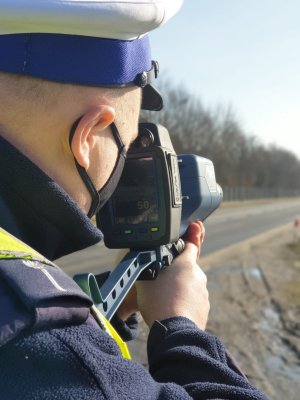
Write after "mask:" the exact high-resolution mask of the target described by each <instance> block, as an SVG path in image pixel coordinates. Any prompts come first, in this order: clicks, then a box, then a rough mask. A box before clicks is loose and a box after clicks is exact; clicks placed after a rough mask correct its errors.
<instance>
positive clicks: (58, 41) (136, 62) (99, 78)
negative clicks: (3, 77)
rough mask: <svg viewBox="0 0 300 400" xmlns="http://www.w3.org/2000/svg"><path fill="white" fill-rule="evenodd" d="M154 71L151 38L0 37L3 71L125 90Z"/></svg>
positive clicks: (36, 35) (43, 34)
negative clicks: (148, 72) (124, 87)
mask: <svg viewBox="0 0 300 400" xmlns="http://www.w3.org/2000/svg"><path fill="white" fill-rule="evenodd" d="M151 68H152V64H151V53H150V46H149V40H148V36H144V37H143V38H141V39H136V40H131V41H130V40H117V39H102V38H96V37H89V36H77V35H63V34H46V33H29V34H11V35H0V71H5V72H11V73H15V74H22V75H30V76H33V77H37V78H43V79H48V80H51V81H59V82H68V83H75V84H82V85H93V86H126V85H130V84H135V80H136V79H137V78H138V75H139V74H141V73H143V72H147V71H149V70H151Z"/></svg>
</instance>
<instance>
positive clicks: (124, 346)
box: [92, 305, 131, 360]
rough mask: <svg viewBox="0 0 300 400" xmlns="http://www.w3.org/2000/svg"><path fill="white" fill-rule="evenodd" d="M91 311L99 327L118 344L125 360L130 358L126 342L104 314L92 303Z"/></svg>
mask: <svg viewBox="0 0 300 400" xmlns="http://www.w3.org/2000/svg"><path fill="white" fill-rule="evenodd" d="M92 313H93V315H94V317H95V319H96V320H97V322H98V323H99V325H100V326H101V328H102V329H103V330H104V331H105V332H107V333H108V334H109V335H110V336H111V337H112V338H113V339H114V340H115V342H116V343H117V345H118V346H119V349H120V350H121V353H122V356H123V357H124V358H126V359H127V360H131V355H130V352H129V349H128V347H127V344H126V343H125V342H124V341H123V340H122V339H121V337H120V335H119V334H118V332H117V331H116V330H115V328H114V327H113V326H112V325H111V323H110V322H109V321H108V320H107V319H106V318H105V317H104V315H102V314H101V312H100V311H99V310H98V308H97V307H96V306H95V305H93V306H92Z"/></svg>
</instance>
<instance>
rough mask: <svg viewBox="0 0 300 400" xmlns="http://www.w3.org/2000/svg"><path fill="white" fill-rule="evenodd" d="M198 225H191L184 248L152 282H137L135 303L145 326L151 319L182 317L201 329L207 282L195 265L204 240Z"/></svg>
mask: <svg viewBox="0 0 300 400" xmlns="http://www.w3.org/2000/svg"><path fill="white" fill-rule="evenodd" d="M204 235H205V230H204V226H203V224H202V223H201V222H194V223H192V224H191V225H190V226H189V228H188V231H187V234H186V235H185V238H184V239H185V249H184V251H183V252H182V253H181V254H180V255H179V256H178V257H176V258H175V260H174V261H173V263H172V264H171V266H170V267H168V268H166V269H164V270H163V271H161V272H160V274H159V276H158V278H157V280H156V281H138V282H136V288H137V302H138V307H139V310H140V312H141V314H142V316H143V318H144V320H145V322H146V323H147V325H148V326H149V327H151V326H152V324H153V323H154V321H155V320H162V319H165V318H169V317H175V316H182V317H186V318H189V319H191V320H192V321H193V322H194V323H195V324H196V325H197V326H198V327H199V328H201V329H205V327H206V323H207V319H208V312H209V300H208V291H207V288H206V283H207V279H206V276H205V274H204V272H203V271H202V270H201V268H200V267H199V266H198V264H197V263H196V261H197V258H198V257H199V254H200V249H201V244H202V242H203V240H204Z"/></svg>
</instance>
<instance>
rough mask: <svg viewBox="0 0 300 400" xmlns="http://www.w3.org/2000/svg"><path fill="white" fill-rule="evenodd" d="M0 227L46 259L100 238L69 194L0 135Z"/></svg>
mask: <svg viewBox="0 0 300 400" xmlns="http://www.w3.org/2000/svg"><path fill="white" fill-rule="evenodd" d="M0 226H1V227H2V228H3V229H5V230H7V231H9V232H10V233H11V234H12V235H14V236H16V237H17V238H19V239H21V240H23V241H25V242H26V243H27V244H28V245H29V246H31V247H33V248H34V249H35V250H37V251H38V252H40V253H41V254H43V255H44V256H45V257H46V258H48V259H49V260H54V259H56V258H59V257H62V256H64V255H66V254H70V253H73V252H74V251H77V250H81V249H84V248H86V247H89V246H92V245H93V244H95V243H98V242H99V241H100V240H101V239H102V233H101V232H100V231H99V230H98V229H97V228H96V227H95V226H94V225H93V224H92V223H91V221H90V220H89V218H87V216H86V215H85V214H84V213H83V212H82V211H81V210H80V209H79V208H78V206H77V205H76V203H75V202H74V201H73V200H72V199H71V198H70V196H69V195H68V194H67V193H66V192H65V191H64V190H63V189H61V187H60V186H58V185H57V184H56V183H55V182H54V181H53V180H52V179H51V178H49V177H48V176H47V175H46V174H45V173H44V172H43V171H41V170H40V169H39V168H38V167H37V166H36V165H34V164H33V163H32V162H31V161H30V160H28V159H27V158H26V157H25V156H24V155H23V154H22V153H20V152H19V151H18V150H17V149H16V148H15V147H13V146H12V145H11V144H10V143H8V142H7V141H6V140H4V139H3V138H2V137H0Z"/></svg>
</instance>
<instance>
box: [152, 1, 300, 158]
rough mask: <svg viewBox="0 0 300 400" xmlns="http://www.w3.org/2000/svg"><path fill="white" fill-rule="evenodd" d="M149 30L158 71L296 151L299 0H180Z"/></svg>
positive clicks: (299, 129)
mask: <svg viewBox="0 0 300 400" xmlns="http://www.w3.org/2000/svg"><path fill="white" fill-rule="evenodd" d="M150 37H151V43H152V56H153V59H157V60H158V61H159V63H160V70H161V76H164V75H165V76H166V77H167V78H168V80H171V82H174V84H176V85H181V84H182V85H183V86H184V87H185V88H186V89H187V90H188V91H189V92H190V93H191V94H192V95H193V96H196V97H199V98H200V99H201V100H202V102H203V105H204V106H207V107H211V108H214V107H217V106H218V105H221V106H224V107H225V108H227V107H231V109H232V110H233V112H234V113H235V115H236V117H237V119H238V120H239V122H240V124H241V125H242V127H243V128H244V130H245V131H246V132H248V133H249V134H252V135H255V136H257V137H258V138H259V140H260V141H261V142H262V143H263V144H276V145H277V146H279V147H283V148H285V149H287V150H290V151H293V152H294V153H295V154H296V155H297V156H298V157H299V158H300V0H185V2H184V4H183V7H182V9H181V10H180V11H179V13H178V14H177V15H176V16H175V17H173V19H172V20H170V21H169V22H167V23H166V25H164V26H163V27H161V28H160V29H158V30H156V31H154V32H152V33H151V36H150Z"/></svg>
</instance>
